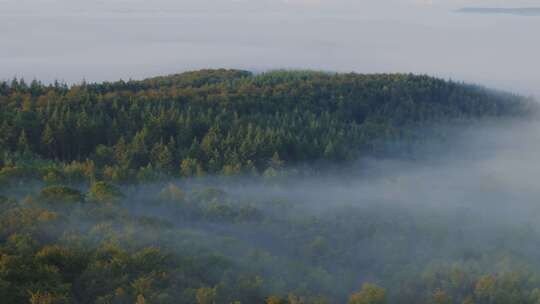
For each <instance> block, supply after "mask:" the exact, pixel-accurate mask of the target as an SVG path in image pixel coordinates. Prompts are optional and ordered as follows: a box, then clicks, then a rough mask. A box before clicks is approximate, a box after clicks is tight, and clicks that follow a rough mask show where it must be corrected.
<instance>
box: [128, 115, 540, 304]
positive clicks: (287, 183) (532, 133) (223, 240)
mask: <svg viewBox="0 0 540 304" xmlns="http://www.w3.org/2000/svg"><path fill="white" fill-rule="evenodd" d="M539 128H540V121H539V120H538V119H524V120H507V121H500V120H497V121H485V122H482V123H474V124H462V125H456V124H455V125H451V126H439V127H437V129H438V131H437V132H435V133H437V134H441V135H440V136H435V137H433V138H431V139H430V140H429V141H427V142H425V143H423V144H419V145H416V146H414V147H413V148H412V149H411V150H409V152H408V153H404V154H401V155H395V156H393V157H390V158H377V159H373V158H364V159H360V160H358V161H357V162H354V163H347V164H342V165H341V166H340V167H338V169H339V168H340V170H328V171H325V170H322V171H319V173H318V174H317V175H303V176H302V175H298V174H296V175H295V174H294V173H291V172H295V171H296V172H298V171H299V169H297V170H294V169H292V170H291V169H289V170H288V172H289V174H292V175H289V176H288V177H287V176H285V177H274V178H263V179H254V178H252V177H247V178H246V177H240V178H237V179H234V178H231V177H228V178H219V177H211V178H209V177H206V178H199V179H194V180H190V181H170V182H171V183H172V184H175V185H177V186H178V187H179V188H181V189H183V190H185V191H186V192H187V193H189V192H191V191H198V190H194V189H203V188H206V187H212V188H218V189H222V190H224V191H225V193H226V194H225V196H226V198H225V201H226V202H228V203H230V204H232V206H235V205H236V206H245V205H246V204H249V205H251V206H254V207H255V208H257V209H258V210H261V212H262V214H263V216H264V219H263V220H262V222H260V223H253V222H249V221H248V222H242V221H240V222H235V223H227V222H225V223H224V222H220V221H212V220H211V221H208V222H204V221H203V222H197V221H195V224H194V223H192V222H189V221H187V222H186V220H185V218H184V217H181V218H182V219H180V218H178V217H177V216H178V214H177V213H175V212H174V211H171V210H170V209H168V207H166V206H165V207H164V206H161V205H153V204H152V203H151V202H152V201H153V200H154V199H155V198H156V196H157V193H159V192H160V190H161V189H163V187H166V185H167V184H156V185H143V186H138V187H135V188H133V187H131V188H125V189H124V191H125V192H126V193H127V194H128V199H127V203H126V207H128V208H130V209H131V212H133V213H134V214H139V215H141V216H152V217H158V218H162V219H164V220H165V221H168V222H169V223H171V224H172V225H173V226H178V227H182V228H184V229H189V230H190V231H191V233H194V235H193V237H195V238H196V239H197V241H194V243H195V244H197V246H206V248H212V250H217V251H218V252H220V254H223V255H225V256H227V257H228V258H230V259H232V260H234V261H236V262H238V263H239V264H241V265H252V266H253V265H255V266H253V267H261V268H260V269H262V270H261V271H263V273H265V274H266V275H268V276H270V277H272V278H274V279H273V280H279V279H277V278H281V277H283V276H287V277H288V278H289V279H291V280H295V278H296V279H297V280H298V281H303V280H304V279H305V278H306V276H307V275H308V273H307V272H304V270H303V268H301V267H299V268H291V267H292V266H291V265H297V264H296V263H297V262H298V258H299V257H300V256H302V257H303V258H304V259H306V260H304V262H303V263H305V264H303V265H309V267H312V268H314V269H317V268H315V267H322V268H324V269H325V271H328V273H329V275H331V276H332V280H331V281H330V282H327V283H325V284H324V285H321V287H320V289H321V290H324V291H325V292H327V294H329V295H331V296H332V297H336V298H337V299H342V297H344V296H345V295H346V294H347V292H350V291H351V290H352V288H354V287H356V286H358V285H359V284H361V283H362V282H364V281H375V282H379V283H381V284H383V285H384V286H386V287H388V288H390V290H393V292H397V287H396V286H395V285H392V281H393V280H397V282H398V284H402V283H403V281H402V280H403V278H401V279H399V274H400V273H402V272H405V273H407V274H408V276H409V277H408V279H410V278H411V276H412V274H414V273H422V272H423V271H425V270H426V268H428V267H432V266H434V265H435V266H440V265H446V264H448V265H451V264H453V263H462V264H461V265H462V266H460V267H469V266H470V263H472V264H473V265H475V266H474V267H477V268H474V269H476V270H478V269H480V271H483V272H485V273H497V272H504V271H506V270H508V268H505V269H503V268H501V267H502V266H501V263H502V264H504V265H506V266H507V267H508V266H510V268H509V269H510V270H511V271H514V270H516V269H518V268H516V267H518V266H516V265H517V264H519V265H521V263H524V264H527V265H529V266H527V267H529V270H532V268H530V267H533V268H534V267H537V266H540V265H538V264H537V257H538V253H539V248H540V243H539V240H540V238H539V236H540V225H539V219H540V206H539V205H538V201H539V200H540V189H539V188H538V182H537V177H538V176H539V175H540V164H539V163H538V162H537V157H538V152H539V151H540V135H539V134H538V132H537V130H538V129H539ZM137 202H138V203H137ZM183 237H185V236H184V235H183ZM202 240H204V241H202ZM321 240H322V241H321ZM316 241H317V242H316ZM319 241H320V242H321V243H322V244H323V245H320V244H319V243H318V242H319ZM171 242H172V241H171ZM314 242H315V243H316V244H318V245H317V246H314V245H313V243H314ZM203 244H204V245H203ZM192 246H194V245H192ZM197 246H194V248H198V247H197ZM321 246H322V247H321ZM182 250H185V248H184V249H182ZM312 250H313V252H312ZM246 252H251V253H253V254H254V253H257V252H258V253H257V255H256V256H255V257H252V256H250V257H249V258H246V256H245V253H246ZM251 253H250V254H251ZM501 256H507V258H508V259H507V260H505V261H506V262H504V263H503V262H501V260H500V259H501ZM252 258H253V260H251V259H252ZM246 259H247V260H246ZM503 260H504V259H503ZM251 263H254V264H251ZM506 263H510V264H506ZM514 263H517V264H514ZM343 265H345V268H343V267H344V266H343ZM463 265H468V266H463ZM532 265H534V266H532ZM534 269H536V268H534ZM389 271H390V272H389ZM469 271H472V270H469ZM319 279H320V278H319ZM394 283H395V282H394ZM336 285H338V286H336ZM269 288H270V290H272V288H275V287H269ZM291 288H292V287H291ZM274 292H277V293H279V292H281V290H280V289H279V288H277V289H275V290H274ZM392 294H393V293H392Z"/></svg>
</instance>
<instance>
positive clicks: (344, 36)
mask: <svg viewBox="0 0 540 304" xmlns="http://www.w3.org/2000/svg"><path fill="white" fill-rule="evenodd" d="M463 6H488V7H530V6H540V1H519V0H511V1H504V0H491V1H490V0H485V1H475V0H431V1H430V0H175V1H173V0H154V1H142V0H102V1H96V0H86V1H82V0H41V1H40V0H0V37H2V38H1V39H0V79H8V78H11V77H13V76H23V77H25V78H29V79H31V78H38V79H41V80H44V81H52V80H55V79H59V80H66V81H69V82H73V81H80V80H81V79H83V78H85V79H87V80H88V81H101V80H116V79H119V78H124V79H127V78H144V77H149V76H154V75H160V74H170V73H177V72H181V71H185V70H192V69H199V68H218V67H228V68H243V69H250V70H256V71H261V70H267V69H277V68H300V69H323V70H333V71H347V72H348V71H355V72H363V73H372V72H413V73H428V74H431V75H436V76H442V77H445V78H452V79H457V80H465V81H471V82H476V83H481V84H486V85H489V86H494V87H498V88H502V89H511V90H514V91H517V92H519V93H524V94H537V95H540V60H539V58H538V57H539V54H540V35H538V34H537V32H538V30H539V29H540V17H520V16H511V15H475V14H458V13H455V12H454V10H455V9H458V8H461V7H463Z"/></svg>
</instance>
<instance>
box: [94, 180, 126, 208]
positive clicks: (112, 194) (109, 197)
mask: <svg viewBox="0 0 540 304" xmlns="http://www.w3.org/2000/svg"><path fill="white" fill-rule="evenodd" d="M123 197H124V194H122V192H121V191H120V189H118V188H117V187H115V186H114V185H112V184H109V183H107V182H96V183H94V184H93V185H92V186H91V187H90V190H89V191H88V194H87V198H88V200H89V201H91V202H97V203H116V202H119V201H120V200H121V199H122V198H123Z"/></svg>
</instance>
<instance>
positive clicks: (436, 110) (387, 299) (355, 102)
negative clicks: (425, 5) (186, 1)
mask: <svg viewBox="0 0 540 304" xmlns="http://www.w3.org/2000/svg"><path fill="white" fill-rule="evenodd" d="M533 108H534V107H533V106H532V103H531V101H530V100H528V99H526V98H523V97H520V96H515V95H512V94H507V93H502V92H494V91H491V90H488V89H485V88H482V87H477V86H472V85H466V84H462V83H456V82H451V81H444V80H440V79H435V78H431V77H427V76H415V75H400V74H394V75H359V74H332V73H322V72H321V73H318V72H285V71H283V72H280V71H278V72H271V73H264V74H260V75H254V74H252V73H250V72H245V71H236V70H208V71H199V72H189V73H184V74H179V75H174V76H167V77H158V78H151V79H147V80H142V81H127V82H126V81H119V82H114V83H99V84H90V83H82V84H79V85H73V86H67V85H65V84H60V83H55V84H52V85H43V84H40V83H39V82H37V81H33V82H31V83H29V84H27V83H25V82H24V81H23V80H13V81H11V82H3V83H0V153H1V154H0V156H1V157H0V298H1V299H2V300H1V301H2V302H5V303H32V304H59V303H100V304H106V303H107V304H108V303H122V304H123V303H126V304H127V303H136V304H143V303H186V304H187V303H197V304H221V303H224V304H229V303H231V304H232V303H234V304H238V303H243V304H252V303H268V304H278V303H280V304H299V303H304V304H309V303H314V304H315V303H317V304H323V303H349V304H382V303H411V304H412V303H416V304H418V303H426V304H428V303H437V304H447V303H460V304H461V303H463V304H473V303H476V304H487V303H501V304H502V303H524V304H525V303H527V304H528V303H531V304H535V303H540V263H539V262H538V259H537V257H536V256H535V255H534V254H532V253H531V252H532V251H531V250H528V249H530V248H529V247H527V248H524V247H523V246H522V243H520V241H521V240H523V239H528V240H540V236H539V235H538V234H539V233H540V231H537V230H535V229H522V227H514V226H511V225H510V224H508V225H509V226H498V227H490V228H492V230H493V231H494V232H495V233H494V234H493V239H490V240H485V239H483V241H485V242H477V241H475V240H476V239H475V238H477V237H478V238H482V237H485V235H482V234H481V233H479V232H477V231H476V230H475V227H476V226H475V225H476V223H475V220H474V218H472V217H471V218H468V217H466V216H464V217H463V218H464V219H463V221H462V222H461V224H462V225H461V227H460V229H451V230H447V229H446V227H454V226H455V225H454V224H455V222H454V220H452V219H450V218H448V217H446V216H443V215H442V214H441V213H437V211H434V210H424V211H423V212H416V211H411V210H408V208H406V207H405V206H403V207H401V208H398V207H396V208H384V207H383V206H384V202H365V203H364V202H362V203H360V204H357V203H354V204H353V203H352V202H347V203H344V204H339V205H336V206H335V208H328V209H324V211H320V210H318V211H317V210H316V208H312V207H310V203H311V202H310V201H309V199H306V198H302V197H293V196H291V197H286V196H285V197H284V196H283V195H281V196H280V195H277V194H276V193H275V192H272V191H271V190H275V189H280V187H290V185H291V184H294V183H292V182H291V181H293V180H295V176H294V175H291V174H293V173H291V171H290V170H289V168H298V167H299V166H300V165H302V166H308V167H309V166H312V167H316V166H318V165H320V164H337V165H343V166H346V165H347V164H348V163H349V162H350V161H353V160H356V159H358V158H361V157H364V156H370V157H381V156H383V155H384V156H388V155H393V154H392V153H394V152H396V151H395V150H396V149H397V150H398V152H400V151H401V150H407V147H408V146H410V145H417V144H419V143H422V142H425V141H427V140H429V138H427V135H426V134H427V133H429V132H418V130H424V131H425V130H426V129H429V128H431V127H432V126H434V125H437V124H452V123H461V122H470V121H476V120H481V119H484V118H489V119H504V118H506V117H516V116H525V115H528V114H530V113H531V112H532V111H533ZM389 143H390V144H389ZM391 143H399V144H397V145H391ZM389 146H391V147H392V149H390V148H389ZM390 150H391V151H390ZM314 171H316V170H314ZM312 174H316V173H312ZM232 176H234V177H232ZM248 179H249V183H248V182H247V180H248ZM252 184H253V185H257V186H256V187H259V188H257V189H263V190H261V191H259V192H257V191H254V190H251V192H255V193H254V194H253V193H252V195H248V194H242V195H241V194H239V193H242V191H240V190H238V189H243V190H245V191H244V192H245V193H249V192H250V191H249V188H250V185H252ZM233 185H234V186H233ZM239 185H242V186H239ZM242 187H244V188H242ZM254 187H255V186H254ZM268 189H270V190H268ZM319 200H320V201H318V202H317V205H321V204H323V203H325V200H332V198H328V197H321V198H319ZM312 203H313V204H315V201H313V202H312ZM413 240H414V241H413ZM471 243H475V244H476V245H477V246H475V247H471V246H469V245H466V244H471ZM533 245H540V244H536V243H534V244H531V245H530V246H533Z"/></svg>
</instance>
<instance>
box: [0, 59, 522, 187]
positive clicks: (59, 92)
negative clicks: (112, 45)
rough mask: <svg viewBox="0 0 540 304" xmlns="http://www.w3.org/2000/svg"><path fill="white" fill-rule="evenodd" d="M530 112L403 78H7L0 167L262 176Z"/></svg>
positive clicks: (1, 88) (74, 174)
mask: <svg viewBox="0 0 540 304" xmlns="http://www.w3.org/2000/svg"><path fill="white" fill-rule="evenodd" d="M527 108H528V102H527V100H526V99H525V98H522V97H519V96H515V95H511V94H506V93H500V92H493V91H490V90H487V89H485V88H481V87H477V86H472V85H466V84H462V83H456V82H450V81H444V80H441V79H436V78H431V77H428V76H415V75H405V74H379V75H360V74H333V73H322V72H285V71H279V72H270V73H264V74H261V75H254V74H252V73H250V72H246V71H237V70H203V71H197V72H188V73H183V74H179V75H173V76H166V77H157V78H151V79H146V80H142V81H128V82H125V81H118V82H113V83H108V82H107V83H100V84H87V83H83V84H80V85H74V86H71V87H68V86H67V85H63V84H58V83H56V84H54V85H42V84H40V83H39V82H36V81H33V82H32V83H30V84H27V83H25V82H24V81H22V80H13V81H11V82H3V83H0V121H1V123H0V149H1V150H3V151H0V152H2V154H1V155H2V159H1V160H0V166H1V167H4V169H6V168H8V169H9V170H11V171H13V170H14V168H18V170H15V171H16V172H17V173H16V174H18V175H20V174H25V173H24V172H22V171H24V170H22V169H21V168H24V167H28V166H35V165H36V164H39V165H40V166H46V167H47V168H55V171H54V174H53V173H50V172H49V173H48V174H53V175H55V176H56V175H58V176H56V178H69V179H70V180H73V179H80V180H81V181H82V180H85V179H90V180H94V179H96V178H97V179H105V180H111V181H117V182H119V181H135V180H149V179H155V178H159V176H192V175H201V174H208V173H210V174H216V173H217V174H225V175H232V174H239V173H246V172H251V173H255V174H257V173H262V172H264V171H265V170H267V169H269V168H270V169H272V168H275V167H276V166H281V165H283V163H285V164H295V163H300V162H302V163H309V162H310V161H315V160H329V161H342V160H350V159H354V158H357V157H359V156H362V155H369V154H373V153H374V151H377V145H376V143H378V142H381V141H385V140H396V139H405V138H407V137H408V136H409V135H408V132H407V130H410V129H411V128H415V127H419V126H425V125H429V124H430V123H433V122H448V121H452V120H469V119H476V118H480V117H493V116H512V115H522V114H524V113H526V111H527ZM6 170H7V169H6ZM21 170H22V171H21ZM4 171H5V170H4ZM11 171H10V172H11ZM14 174H15V173H14Z"/></svg>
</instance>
